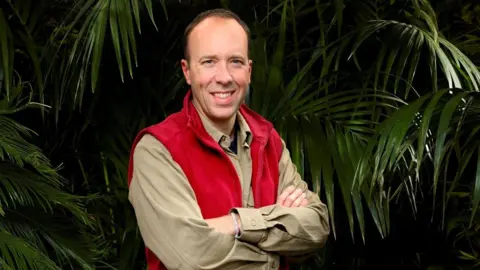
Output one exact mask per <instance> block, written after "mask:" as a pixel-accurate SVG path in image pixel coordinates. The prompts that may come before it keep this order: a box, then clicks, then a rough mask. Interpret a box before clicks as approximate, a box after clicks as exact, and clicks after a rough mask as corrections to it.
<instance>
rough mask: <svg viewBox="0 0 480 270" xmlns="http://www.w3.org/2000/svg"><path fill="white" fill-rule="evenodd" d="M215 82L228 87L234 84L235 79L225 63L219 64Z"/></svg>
mask: <svg viewBox="0 0 480 270" xmlns="http://www.w3.org/2000/svg"><path fill="white" fill-rule="evenodd" d="M215 80H216V81H217V83H220V84H223V85H228V84H230V83H232V81H233V78H232V75H231V74H230V71H229V70H228V67H227V65H226V64H225V63H219V64H218V65H217V72H216V73H215Z"/></svg>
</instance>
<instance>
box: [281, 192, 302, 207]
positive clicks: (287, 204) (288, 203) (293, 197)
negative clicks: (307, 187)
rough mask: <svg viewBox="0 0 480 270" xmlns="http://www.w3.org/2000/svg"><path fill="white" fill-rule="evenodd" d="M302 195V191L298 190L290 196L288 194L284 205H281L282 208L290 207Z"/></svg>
mask: <svg viewBox="0 0 480 270" xmlns="http://www.w3.org/2000/svg"><path fill="white" fill-rule="evenodd" d="M302 193H303V190H302V189H300V188H298V189H296V190H295V191H294V192H293V193H292V194H290V195H289V196H288V197H287V199H286V200H285V203H283V206H285V207H292V204H293V202H295V200H296V199H297V198H298V197H300V196H301V195H302Z"/></svg>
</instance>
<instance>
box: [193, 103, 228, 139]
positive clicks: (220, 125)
mask: <svg viewBox="0 0 480 270" xmlns="http://www.w3.org/2000/svg"><path fill="white" fill-rule="evenodd" d="M193 105H194V106H195V108H196V109H197V112H198V113H200V114H202V115H203V116H205V117H206V118H208V119H209V120H210V122H211V124H212V125H213V126H214V127H215V128H216V129H217V130H219V131H220V132H222V133H223V134H225V135H228V136H230V137H232V136H233V133H234V126H235V121H236V118H237V116H236V115H234V116H233V117H231V118H230V119H226V120H224V119H222V120H219V119H212V118H211V117H209V116H208V114H206V113H205V112H204V111H203V110H202V109H201V106H200V105H199V104H198V103H197V101H196V100H195V99H193Z"/></svg>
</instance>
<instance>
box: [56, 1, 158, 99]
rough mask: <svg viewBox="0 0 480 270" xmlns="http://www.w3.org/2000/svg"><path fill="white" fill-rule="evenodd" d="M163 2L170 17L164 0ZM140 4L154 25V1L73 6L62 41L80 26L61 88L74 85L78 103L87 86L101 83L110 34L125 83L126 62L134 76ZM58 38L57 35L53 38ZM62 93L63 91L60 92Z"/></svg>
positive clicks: (99, 2) (93, 88) (82, 3)
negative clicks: (105, 50)
mask: <svg viewBox="0 0 480 270" xmlns="http://www.w3.org/2000/svg"><path fill="white" fill-rule="evenodd" d="M160 3H161V5H162V8H163V10H164V12H165V16H167V10H166V5H165V1H164V0H161V1H160ZM141 7H143V8H145V9H146V11H147V12H148V15H149V16H150V19H151V21H152V23H153V24H154V25H155V21H154V18H153V5H152V0H144V1H140V0H100V1H98V0H82V1H78V2H77V3H76V5H75V7H74V9H73V11H75V12H73V11H72V14H71V15H70V16H68V17H67V19H66V20H65V21H64V22H63V24H64V25H66V26H68V30H67V31H66V34H65V35H64V36H63V37H62V38H63V40H65V39H67V38H68V36H69V35H70V34H71V32H72V31H73V30H74V29H76V28H77V27H79V31H78V35H77V38H76V40H75V42H74V44H73V47H72V49H71V51H70V52H69V57H68V58H67V59H68V60H67V62H65V63H63V64H62V65H63V66H64V70H63V71H62V72H63V73H62V77H63V80H62V82H61V85H62V87H61V88H60V89H69V88H68V86H70V85H73V89H74V91H75V94H74V102H75V104H78V105H81V104H82V97H83V92H84V91H85V89H86V87H87V86H89V87H90V88H91V89H92V91H95V89H96V87H97V85H98V81H99V78H100V77H101V76H100V74H101V73H100V71H101V69H100V66H101V61H102V55H103V47H104V43H105V42H106V40H105V39H106V37H107V36H110V37H111V41H112V44H113V48H114V52H115V56H116V57H117V63H118V68H119V74H120V78H121V80H122V82H123V81H124V73H125V72H124V64H125V63H126V65H127V70H128V73H129V75H130V77H133V68H134V66H135V67H136V66H138V59H137V48H136V42H135V35H136V31H137V32H138V33H140V34H141V27H140V21H141V17H140V14H141V13H140V10H141ZM135 25H136V26H137V27H135ZM155 27H156V25H155ZM135 28H137V30H135ZM55 39H56V37H55V36H54V37H53V40H55ZM72 83H73V84H72ZM62 91H64V90H62ZM61 96H64V94H63V93H61Z"/></svg>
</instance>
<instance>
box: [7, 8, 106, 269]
mask: <svg viewBox="0 0 480 270" xmlns="http://www.w3.org/2000/svg"><path fill="white" fill-rule="evenodd" d="M30 4H31V2H28V1H16V2H12V1H7V3H6V5H7V7H5V9H4V8H3V7H1V8H0V239H1V240H0V267H1V268H2V269H66V268H82V269H90V268H92V265H93V262H95V261H96V260H98V259H99V258H101V257H102V246H101V244H102V243H101V239H100V238H97V236H96V233H94V232H95V229H96V228H95V226H94V225H95V223H94V222H92V217H91V216H90V215H89V214H88V213H87V212H86V210H85V206H84V203H85V200H86V199H87V197H82V196H77V195H73V194H71V193H69V192H68V191H67V188H68V185H67V184H68V182H67V181H66V179H65V178H63V177H61V176H60V174H59V170H61V166H59V167H57V168H56V167H54V166H53V165H52V164H51V163H50V160H49V159H48V158H47V157H46V156H45V155H44V153H42V149H40V148H39V147H38V146H36V145H34V144H33V142H34V141H35V140H34V139H33V138H32V136H33V135H35V136H36V135H37V134H36V133H35V132H34V131H33V130H31V129H29V128H27V127H25V126H24V125H21V124H19V122H18V120H19V119H22V115H23V113H26V114H27V115H28V113H29V111H31V110H36V111H39V110H40V109H39V108H45V106H44V105H43V104H40V103H37V102H35V101H34V100H35V97H38V95H37V93H38V92H37V91H41V90H42V89H43V81H42V72H41V68H40V62H39V58H40V57H39V54H40V53H39V49H38V46H37V44H36V42H35V38H34V37H35V33H36V32H35V31H36V30H38V25H37V22H38V20H39V19H40V17H41V15H42V11H43V10H42V9H34V8H33V7H32V6H31V5H30ZM22 62H27V63H28V64H24V65H20V64H19V63H22ZM27 67H28V68H27ZM17 68H18V69H17ZM27 70H32V71H33V72H28V71H27ZM20 73H21V74H22V75H23V76H25V77H26V78H28V81H24V80H22V79H23V77H22V76H21V75H20ZM27 75H28V76H27ZM47 107H48V106H47Z"/></svg>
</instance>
